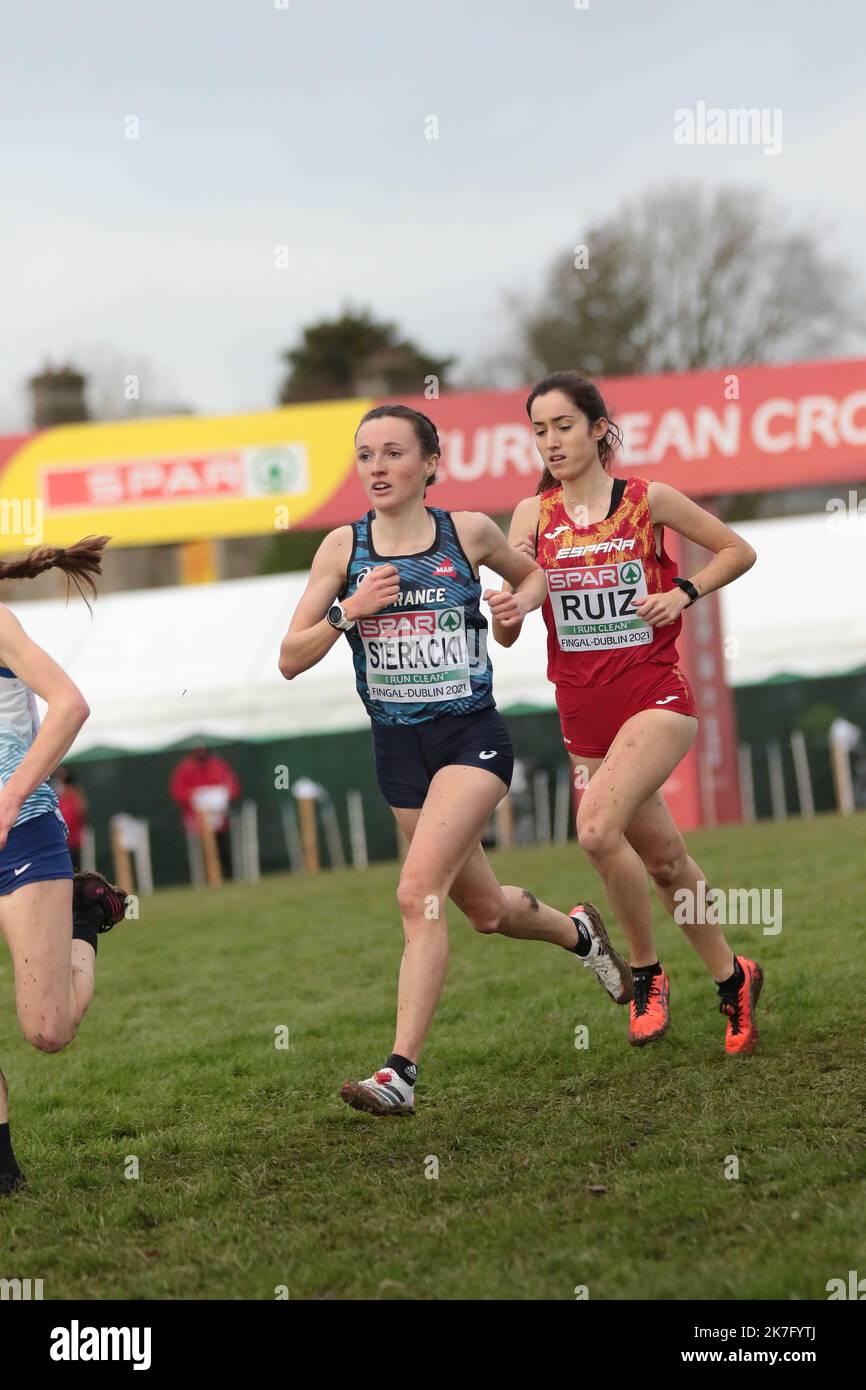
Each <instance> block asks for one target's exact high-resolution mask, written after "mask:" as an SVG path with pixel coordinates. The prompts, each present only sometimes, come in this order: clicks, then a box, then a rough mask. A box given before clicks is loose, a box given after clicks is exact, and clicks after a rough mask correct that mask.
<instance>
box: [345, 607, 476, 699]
mask: <svg viewBox="0 0 866 1390" xmlns="http://www.w3.org/2000/svg"><path fill="white" fill-rule="evenodd" d="M358 635H359V637H360V638H361V641H362V642H363V643H364V657H365V662H366V670H367V685H368V688H369V692H370V699H371V700H384V701H385V702H386V703H387V704H390V705H405V704H408V703H409V702H410V701H414V702H417V701H421V700H424V701H426V700H460V699H463V698H464V697H465V696H467V695H471V694H472V683H471V680H470V677H469V652H468V649H467V645H466V622H465V619H464V614H463V609H462V608H445V609H438V610H430V609H428V610H425V611H419V612H413V613H396V614H394V615H393V616H382V617H378V616H377V617H373V618H359V619H358Z"/></svg>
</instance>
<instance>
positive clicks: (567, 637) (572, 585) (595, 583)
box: [536, 478, 682, 687]
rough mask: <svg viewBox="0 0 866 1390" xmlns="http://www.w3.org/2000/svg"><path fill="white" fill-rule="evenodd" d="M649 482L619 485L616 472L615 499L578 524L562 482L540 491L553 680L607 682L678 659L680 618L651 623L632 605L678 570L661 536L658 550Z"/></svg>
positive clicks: (541, 559) (540, 557)
mask: <svg viewBox="0 0 866 1390" xmlns="http://www.w3.org/2000/svg"><path fill="white" fill-rule="evenodd" d="M648 488H649V483H648V482H647V481H646V479H644V478H630V479H629V480H628V482H627V483H625V486H624V488H623V485H622V482H621V480H617V482H615V483H614V493H613V498H612V503H614V504H616V502H617V494H618V493H621V495H620V497H619V502H618V504H617V505H613V506H612V510H611V511H610V512H609V514H608V515H607V516H606V517H605V519H604V521H597V522H596V523H595V524H594V525H592V526H575V524H574V522H573V521H572V520H571V518H570V517H569V515H568V513H567V512H566V510H565V507H564V506H563V502H562V488H561V487H560V486H557V487H555V488H551V489H550V490H549V491H547V492H543V493H542V494H541V506H540V510H539V520H538V533H537V545H536V559H537V561H538V563H539V565H541V567H542V569H543V570H544V571H545V573H546V575H547V598H546V599H545V602H544V607H543V609H542V612H543V614H544V622H545V625H546V627H547V678H548V680H549V681H551V682H552V683H553V684H554V685H556V686H580V687H585V686H597V685H607V684H608V682H609V681H612V680H615V679H616V677H617V676H620V675H622V674H623V672H624V671H627V670H629V669H630V668H631V667H633V666H637V665H639V664H641V663H644V662H651V663H652V664H653V665H660V666H674V665H675V664H676V661H677V650H676V640H677V637H678V636H679V634H680V629H681V627H682V619H681V618H677V620H676V622H673V623H671V624H670V625H669V626H668V627H662V628H654V627H651V626H650V624H649V623H646V622H644V621H643V619H642V618H641V617H640V615H639V614H638V613H636V612H635V610H634V604H635V602H636V601H637V600H638V599H641V598H644V597H645V596H646V595H647V594H656V593H660V592H663V591H666V590H669V589H672V588H673V587H674V586H673V584H672V583H671V580H672V578H673V576H674V575H675V574H676V566H675V565H674V562H673V561H672V560H671V559H670V557H669V556H668V555H667V554H666V553H665V549H664V543H663V542H662V545H661V556H660V557H659V556H658V555H657V554H656V541H655V533H654V530H653V522H652V517H651V516H650V509H649V501H648V498H647V491H648ZM662 534H663V533H662Z"/></svg>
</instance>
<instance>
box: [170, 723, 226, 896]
mask: <svg viewBox="0 0 866 1390" xmlns="http://www.w3.org/2000/svg"><path fill="white" fill-rule="evenodd" d="M169 790H170V792H171V797H172V800H173V801H176V802H177V804H178V806H179V807H180V809H181V813H182V815H183V823H184V826H185V827H186V829H187V830H192V831H194V832H195V833H196V834H198V832H199V820H198V813H199V810H204V811H205V813H206V815H207V817H208V819H209V821H210V824H211V828H212V830H213V832H214V835H215V836H216V842H217V849H218V851H219V857H220V865H221V866H222V871H223V874H224V876H225V877H226V878H230V877H231V839H230V835H229V806H230V804H231V802H233V801H236V800H237V799H238V797H239V796H240V794H241V784H240V781H239V780H238V776H237V773H236V772H235V770H234V768H232V767H231V766H230V765H229V763H227V762H226V761H225V759H224V758H220V757H218V756H217V754H216V753H214V752H212V751H211V750H210V749H209V748H205V746H204V744H197V745H196V746H195V748H192V749H191V750H190V752H189V753H188V754H187V755H186V757H185V758H181V760H180V762H179V763H178V765H177V767H176V768H175V769H174V772H173V773H172V776H171V783H170V787H169ZM220 792H222V795H220Z"/></svg>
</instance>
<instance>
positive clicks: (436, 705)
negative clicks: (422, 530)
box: [341, 507, 494, 724]
mask: <svg viewBox="0 0 866 1390" xmlns="http://www.w3.org/2000/svg"><path fill="white" fill-rule="evenodd" d="M427 511H428V514H429V515H430V516H431V517H432V518H433V521H434V523H435V527H436V534H435V537H434V539H433V542H432V544H431V545H430V546H429V548H428V549H427V550H424V551H421V552H420V553H419V554H416V555H398V556H390V555H384V556H383V555H377V554H376V552H375V550H374V548H373V542H372V536H371V534H370V523H371V521H372V519H373V513H372V512H368V513H367V515H366V516H365V517H362V518H361V520H360V521H355V522H353V523H352V531H353V535H354V544H353V549H352V557H351V559H350V561H349V566H348V573H347V584H346V587H345V589H344V591H343V593H342V595H341V598H347V597H348V596H349V595H350V594H353V593H354V592H355V590H356V589H357V587H358V585H359V584H360V583H361V582H362V580H363V579H364V577H365V576H366V575H367V574H368V573H369V572H370V570H371V569H375V568H376V567H378V566H380V565H394V566H396V568H397V571H398V573H399V575H400V597H399V600H398V602H397V603H394V604H392V605H391V606H390V607H389V608H385V609H383V610H382V612H381V613H376V614H375V615H373V616H371V617H368V618H359V619H358V621H357V623H356V625H355V627H354V628H352V630H351V631H350V632H347V633H346V636H347V638H348V639H349V643H350V645H351V647H352V657H353V660H354V664H355V683H356V685H357V689H358V694H359V695H360V697H361V699H362V700H363V702H364V706H365V708H366V710H367V713H368V714H369V715H370V718H371V719H374V720H375V721H376V722H377V723H380V724H415V723H419V722H423V721H426V720H430V719H438V718H440V717H441V716H442V715H444V714H469V713H471V712H472V711H474V710H479V709H489V708H492V706H493V703H494V701H493V672H492V671H491V669H490V662H489V660H488V657H487V619H486V618H485V617H484V615H483V614H482V612H481V608H480V600H481V583H480V580H479V579H477V578H476V576H475V574H474V572H473V569H472V566H471V564H470V563H469V560H468V559H467V557H466V555H465V554H464V551H463V547H462V546H461V544H460V541H459V539H458V536H457V532H456V529H455V527H454V522H453V521H452V519H451V515H450V513H449V512H446V511H443V510H442V509H441V508H438V507H428V508H427Z"/></svg>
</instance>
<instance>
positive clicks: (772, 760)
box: [767, 739, 788, 820]
mask: <svg viewBox="0 0 866 1390" xmlns="http://www.w3.org/2000/svg"><path fill="white" fill-rule="evenodd" d="M767 767H768V770H769V773H770V802H771V805H772V807H773V820H784V819H785V817H786V816H787V814H788V807H787V805H786V802H785V771H784V768H783V767H782V749H781V747H780V745H779V743H778V742H777V740H776V739H772V740H771V741H770V742H769V743H768V744H767Z"/></svg>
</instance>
